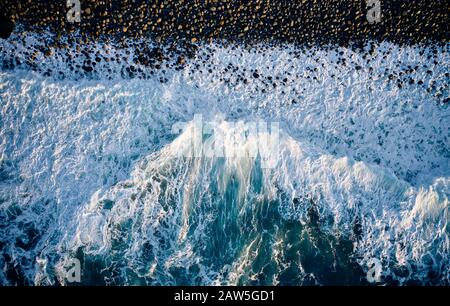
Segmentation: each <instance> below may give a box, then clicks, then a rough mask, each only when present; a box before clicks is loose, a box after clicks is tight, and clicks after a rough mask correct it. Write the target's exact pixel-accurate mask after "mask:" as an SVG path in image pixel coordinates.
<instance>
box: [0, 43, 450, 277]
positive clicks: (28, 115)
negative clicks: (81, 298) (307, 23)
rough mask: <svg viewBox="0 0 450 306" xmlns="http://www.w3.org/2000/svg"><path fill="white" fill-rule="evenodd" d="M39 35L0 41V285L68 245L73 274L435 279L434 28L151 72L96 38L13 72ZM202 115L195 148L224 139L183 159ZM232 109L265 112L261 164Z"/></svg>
mask: <svg viewBox="0 0 450 306" xmlns="http://www.w3.org/2000/svg"><path fill="white" fill-rule="evenodd" d="M39 41H41V43H44V42H43V41H44V40H43V39H42V38H39V37H35V36H32V35H29V36H27V41H20V40H19V39H12V40H11V41H10V42H6V41H2V42H1V50H0V52H2V55H3V56H4V58H5V61H7V60H10V62H8V63H7V64H6V65H5V64H4V69H3V70H1V72H0V111H1V117H0V228H1V231H0V250H1V253H2V256H1V257H0V266H1V267H2V269H1V271H0V283H1V284H36V285H53V284H65V283H67V279H66V278H65V275H64V269H65V266H66V264H67V262H69V261H70V260H71V259H73V258H76V259H78V260H80V262H81V265H82V279H81V282H82V283H83V284H128V285H136V284H143V285H213V284H215V285H219V284H221V285H222V284H223V285H229V284H241V285H272V284H273V285H277V284H279V285H307V284H365V283H369V281H368V278H367V275H369V274H370V275H371V273H372V271H371V270H372V269H373V268H374V265H373V263H374V262H376V263H379V264H380V267H378V266H377V269H379V270H377V271H376V272H377V273H379V275H376V276H377V277H378V281H379V282H380V283H382V284H447V285H448V284H449V283H450V263H449V259H450V257H449V253H450V240H449V235H450V227H449V226H450V225H449V200H448V197H449V194H450V147H449V143H450V141H449V137H450V124H449V122H450V111H449V106H448V105H449V103H448V95H449V91H448V71H449V62H450V61H449V53H448V51H449V50H448V45H446V46H440V47H437V46H435V47H433V48H430V47H424V46H416V47H408V46H404V47H400V46H397V45H394V44H390V43H381V44H374V43H368V44H367V46H366V48H365V49H363V50H353V49H350V48H342V47H339V48H338V47H336V48H331V47H330V48H300V47H294V46H284V47H279V46H256V47H254V48H246V47H243V46H237V45H232V46H227V45H223V44H210V45H200V46H199V47H198V49H197V50H196V53H195V55H193V56H192V57H191V58H187V59H186V62H185V63H183V65H182V66H179V67H177V68H176V69H175V68H171V67H169V66H167V67H163V68H161V69H159V70H157V72H154V73H153V71H152V72H151V73H150V71H146V69H147V68H146V67H143V66H142V67H141V66H139V65H137V68H136V70H135V68H133V69H131V70H130V69H129V65H130V61H131V58H132V54H131V55H130V52H129V50H126V49H120V50H119V49H115V48H114V47H113V46H112V45H108V44H107V43H100V42H99V43H96V44H93V45H91V46H89V48H91V50H94V51H96V52H92V54H93V55H92V56H93V57H95V56H99V55H101V57H102V58H115V59H117V60H115V61H109V63H108V64H107V65H106V64H105V65H103V62H100V63H99V64H97V66H96V67H95V69H94V70H93V71H88V72H86V71H85V70H86V69H85V70H83V69H82V68H81V67H82V65H83V60H84V59H80V65H78V66H75V67H72V69H69V68H66V66H65V62H66V60H67V58H68V57H73V54H74V53H73V52H74V50H72V49H71V48H68V49H66V50H53V51H52V52H53V53H52V54H51V55H49V56H44V55H43V54H40V53H38V54H35V55H34V57H37V58H38V59H39V60H38V61H36V63H34V65H35V68H36V71H30V70H27V69H25V68H24V67H25V66H24V65H26V64H24V63H25V62H26V60H27V56H29V54H28V53H27V52H28V51H27V50H28V49H29V45H30V44H34V45H35V44H39V43H40V42H39ZM142 43H143V42H142V41H141V42H140V44H142ZM145 43H146V44H148V45H149V46H151V45H152V43H151V42H145ZM11 50H15V51H14V55H13V54H12V52H11ZM369 50H370V51H369ZM117 55H120V56H117ZM430 55H432V56H430ZM86 56H89V55H86ZM72 59H73V60H74V61H76V60H77V59H76V58H75V59H74V58H72ZM93 61H95V59H93ZM13 62H14V64H11V63H13ZM39 67H42V68H43V69H39ZM44 67H45V69H44ZM133 67H134V66H133ZM86 73H87V74H86ZM130 74H132V75H130ZM139 75H140V76H141V77H137V76H139ZM398 80H402V81H401V82H399V81H398ZM446 99H447V100H446ZM444 101H446V102H447V103H446V102H444ZM199 115H200V116H202V118H203V119H204V121H208V122H212V123H213V124H212V128H210V129H209V131H208V133H206V134H205V135H203V136H202V142H201V145H200V147H199V148H197V149H199V150H200V151H201V152H205V151H207V150H211V144H214V143H219V142H220V143H221V144H222V148H223V150H225V151H227V152H235V153H236V152H239V154H234V155H233V154H231V155H226V156H225V155H224V156H221V157H208V156H204V155H201V154H200V155H199V156H191V155H192V154H191V153H192V152H190V150H191V149H192V148H191V147H190V144H191V134H190V133H189V132H188V131H189V127H192V126H193V124H194V118H195V116H199ZM180 122H184V123H186V124H185V126H186V128H185V129H183V130H180V131H179V133H175V132H174V128H173V127H174V126H176V125H177V124H179V123H180ZM248 122H266V123H267V125H268V126H270V125H271V124H272V123H277V124H279V135H278V139H277V150H276V156H275V158H274V159H273V160H271V164H270V166H269V167H268V166H267V165H264V162H265V161H264V160H263V159H264V158H263V156H262V155H261V154H257V155H254V154H251V153H252V152H251V151H252V149H253V148H254V144H255V143H265V141H267V139H263V138H265V137H266V136H267V135H265V134H261V133H256V134H254V133H251V131H249V128H248V124H247V123H248ZM224 139H227V141H224ZM375 266H376V265H375ZM369 280H370V278H369Z"/></svg>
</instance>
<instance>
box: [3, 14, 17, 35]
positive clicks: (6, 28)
mask: <svg viewBox="0 0 450 306" xmlns="http://www.w3.org/2000/svg"><path fill="white" fill-rule="evenodd" d="M13 30H14V23H13V22H12V21H11V20H9V19H8V18H6V17H2V16H0V38H2V39H8V38H9V36H10V35H11V33H12V31H13Z"/></svg>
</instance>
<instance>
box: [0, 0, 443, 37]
mask: <svg viewBox="0 0 450 306" xmlns="http://www.w3.org/2000/svg"><path fill="white" fill-rule="evenodd" d="M380 4H381V7H380V10H381V11H380V13H381V16H380V20H379V22H372V23H370V22H369V20H368V17H367V14H368V10H370V9H371V8H370V7H367V5H366V1H350V0H336V1H327V2H326V3H322V2H321V1H317V0H303V1H295V2H292V3H286V1H282V0H276V1H270V0H251V1H249V2H248V5H247V6H244V5H242V4H241V2H240V1H183V0H178V1H171V2H169V1H154V2H152V3H151V4H150V3H147V2H146V1H144V0H136V1H130V0H124V1H122V3H120V4H117V3H113V1H109V0H108V1H100V2H92V1H81V11H80V14H81V20H80V22H73V23H70V22H68V20H67V13H68V11H69V10H70V8H67V7H66V2H65V1H61V3H54V2H52V1H49V0H37V1H33V3H31V1H28V3H27V4H23V3H17V1H13V0H2V3H1V4H0V7H1V8H3V9H2V10H3V12H4V13H3V15H4V17H3V18H2V19H3V20H10V21H12V22H14V23H15V24H20V25H22V26H23V28H24V30H26V31H39V30H43V29H49V30H50V31H51V32H53V33H55V34H56V35H57V36H58V37H60V36H66V35H68V36H70V34H71V33H75V32H77V31H79V33H80V34H81V36H82V37H84V38H86V39H91V38H92V39H99V38H100V39H102V38H105V37H107V38H114V39H116V38H140V37H150V38H153V39H155V40H156V41H161V42H165V41H185V42H189V43H197V42H202V41H210V40H217V39H219V40H221V39H223V40H226V41H229V42H244V43H249V44H255V43H256V44H257V43H260V42H266V43H275V44H278V43H288V44H318V45H326V44H337V45H340V46H348V45H350V44H354V43H356V44H361V43H362V42H365V41H369V40H373V41H384V40H387V41H390V42H393V43H397V44H406V45H410V44H420V43H426V42H436V43H447V42H448V41H449V38H450V32H449V28H448V25H447V13H448V11H447V10H446V8H447V6H448V5H447V3H446V1H440V0H438V1H433V3H428V1H424V0H420V1H414V2H410V1H403V0H395V1H390V2H389V3H386V1H381V2H380Z"/></svg>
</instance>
